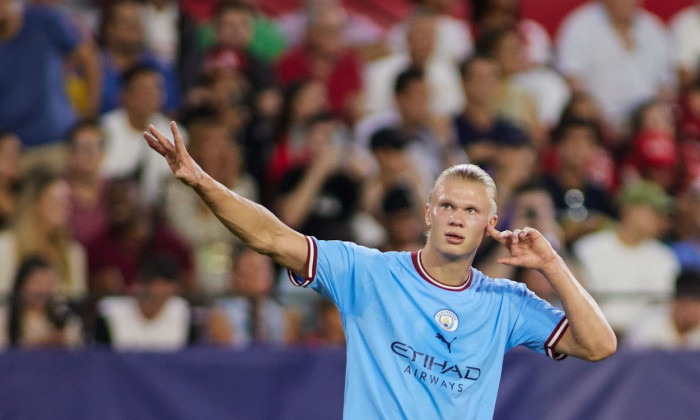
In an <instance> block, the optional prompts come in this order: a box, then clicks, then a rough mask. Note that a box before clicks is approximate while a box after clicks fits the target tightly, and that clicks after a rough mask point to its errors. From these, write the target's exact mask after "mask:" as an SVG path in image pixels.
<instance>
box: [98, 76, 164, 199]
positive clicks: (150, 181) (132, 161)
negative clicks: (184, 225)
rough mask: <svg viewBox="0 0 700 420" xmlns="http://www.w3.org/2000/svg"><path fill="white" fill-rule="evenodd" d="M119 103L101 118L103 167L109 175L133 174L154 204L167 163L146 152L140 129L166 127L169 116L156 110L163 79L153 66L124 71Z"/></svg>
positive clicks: (146, 148)
mask: <svg viewBox="0 0 700 420" xmlns="http://www.w3.org/2000/svg"><path fill="white" fill-rule="evenodd" d="M123 80H124V82H123V87H122V94H121V98H122V106H121V107H119V108H117V109H115V110H113V111H110V112H108V113H107V114H105V115H104V116H103V117H102V128H103V130H104V132H105V137H106V142H107V143H106V154H105V161H104V164H103V167H102V171H103V174H104V175H105V176H106V177H108V178H117V177H126V176H134V177H136V178H137V179H138V180H139V184H140V186H141V191H142V194H143V197H144V198H145V199H146V201H147V202H148V203H151V204H152V203H154V202H155V201H157V199H158V198H159V197H160V195H161V193H162V178H163V176H164V175H167V174H168V173H169V169H168V165H167V164H165V162H163V160H162V159H158V156H154V155H153V153H149V151H148V147H147V145H145V144H144V143H143V137H142V136H143V132H144V130H146V128H147V127H148V125H149V124H153V125H154V126H155V127H161V128H162V129H164V130H165V129H167V128H168V126H169V120H168V118H167V117H166V116H165V115H163V114H162V113H161V112H160V111H159V110H160V108H161V105H162V103H163V101H164V100H165V89H164V81H163V77H162V76H161V74H160V73H159V72H158V71H157V70H156V69H155V68H152V67H149V66H146V65H137V66H135V67H133V68H131V69H129V70H127V71H126V72H125V74H124V78H123Z"/></svg>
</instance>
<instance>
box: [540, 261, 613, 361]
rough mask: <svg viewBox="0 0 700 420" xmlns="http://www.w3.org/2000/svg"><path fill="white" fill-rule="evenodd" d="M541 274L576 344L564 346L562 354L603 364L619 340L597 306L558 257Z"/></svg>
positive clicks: (565, 344)
mask: <svg viewBox="0 0 700 420" xmlns="http://www.w3.org/2000/svg"><path fill="white" fill-rule="evenodd" d="M540 272H541V273H542V274H543V275H544V276H545V277H546V278H547V279H548V281H549V283H550V284H551V286H552V288H553V289H554V290H555V291H556V293H557V295H558V296H559V299H560V301H561V303H562V306H563V308H564V312H566V317H567V320H568V321H569V329H570V332H571V335H572V337H573V343H571V342H568V343H567V342H564V343H562V346H563V348H562V349H561V350H563V352H565V353H567V354H571V355H573V356H576V357H581V358H583V359H587V360H601V359H604V358H606V357H608V356H610V355H611V354H612V353H614V352H615V349H616V346H617V339H616V337H615V333H614V332H613V330H612V328H611V327H610V324H609V323H608V321H607V320H606V319H605V316H604V315H603V313H602V311H601V310H600V307H599V306H598V304H597V303H596V302H595V300H593V298H592V297H591V295H590V294H589V293H588V292H587V291H586V290H585V289H584V288H583V286H582V285H581V284H580V283H579V282H578V280H576V278H575V276H574V275H573V274H572V273H571V270H569V268H568V267H567V265H566V263H565V262H564V261H563V260H562V258H561V257H559V256H557V257H556V258H554V259H553V260H552V261H550V262H549V263H547V264H546V266H545V267H543V268H542V269H541V270H540Z"/></svg>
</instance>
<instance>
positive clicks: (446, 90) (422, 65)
mask: <svg viewBox="0 0 700 420" xmlns="http://www.w3.org/2000/svg"><path fill="white" fill-rule="evenodd" d="M437 27H438V25H437V18H436V17H435V16H433V15H430V14H418V15H415V16H413V17H411V19H410V20H409V22H408V29H407V33H406V42H407V44H408V51H407V52H396V53H394V54H392V55H390V56H388V57H386V58H383V59H381V60H377V61H373V62H371V63H368V64H367V65H366V66H365V83H366V86H365V97H366V98H365V112H366V113H367V114H372V113H379V112H383V111H387V110H390V109H392V107H393V106H394V105H395V102H394V92H393V91H392V87H393V86H394V81H395V80H396V77H397V76H398V75H399V73H401V72H402V71H404V70H406V69H408V68H410V67H415V68H418V69H421V70H422V71H423V72H424V73H425V81H426V83H427V84H428V87H429V90H428V91H429V103H430V110H431V112H432V113H434V114H435V115H438V116H451V115H453V114H455V113H457V112H459V111H460V110H461V109H462V107H463V106H464V94H463V92H462V88H461V86H462V85H461V82H460V78H459V72H458V68H457V66H456V65H455V64H454V62H453V61H452V60H449V59H445V58H444V57H441V56H439V55H438V54H436V53H435V39H436V33H437Z"/></svg>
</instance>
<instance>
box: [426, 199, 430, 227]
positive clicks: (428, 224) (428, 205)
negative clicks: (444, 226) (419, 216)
mask: <svg viewBox="0 0 700 420" xmlns="http://www.w3.org/2000/svg"><path fill="white" fill-rule="evenodd" d="M425 225H426V226H427V227H428V229H430V225H431V220H430V203H425Z"/></svg>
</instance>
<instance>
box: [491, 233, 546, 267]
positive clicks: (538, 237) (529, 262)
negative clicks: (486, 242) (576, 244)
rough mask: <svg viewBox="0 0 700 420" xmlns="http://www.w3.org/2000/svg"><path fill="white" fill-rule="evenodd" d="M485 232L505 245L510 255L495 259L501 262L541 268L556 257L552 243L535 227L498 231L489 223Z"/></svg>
mask: <svg viewBox="0 0 700 420" xmlns="http://www.w3.org/2000/svg"><path fill="white" fill-rule="evenodd" d="M486 232H487V233H488V234H489V236H491V237H492V238H493V239H495V240H496V241H498V242H499V243H501V244H502V245H503V246H505V247H506V248H507V249H508V251H509V252H510V254H511V256H510V257H501V258H498V259H497V260H496V261H497V262H499V263H501V264H506V265H514V266H518V267H526V268H534V269H536V270H541V269H543V268H545V266H546V265H547V264H549V263H550V262H553V261H555V260H556V259H557V257H558V254H557V253H556V251H555V250H554V248H553V247H552V245H551V244H550V243H549V241H548V240H547V239H546V238H545V237H544V236H543V235H542V233H540V232H539V231H538V230H537V229H534V228H531V227H526V228H523V229H515V230H514V231H510V230H504V231H502V232H499V231H498V230H496V228H494V227H493V226H491V225H490V224H489V225H488V226H487V227H486Z"/></svg>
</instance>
